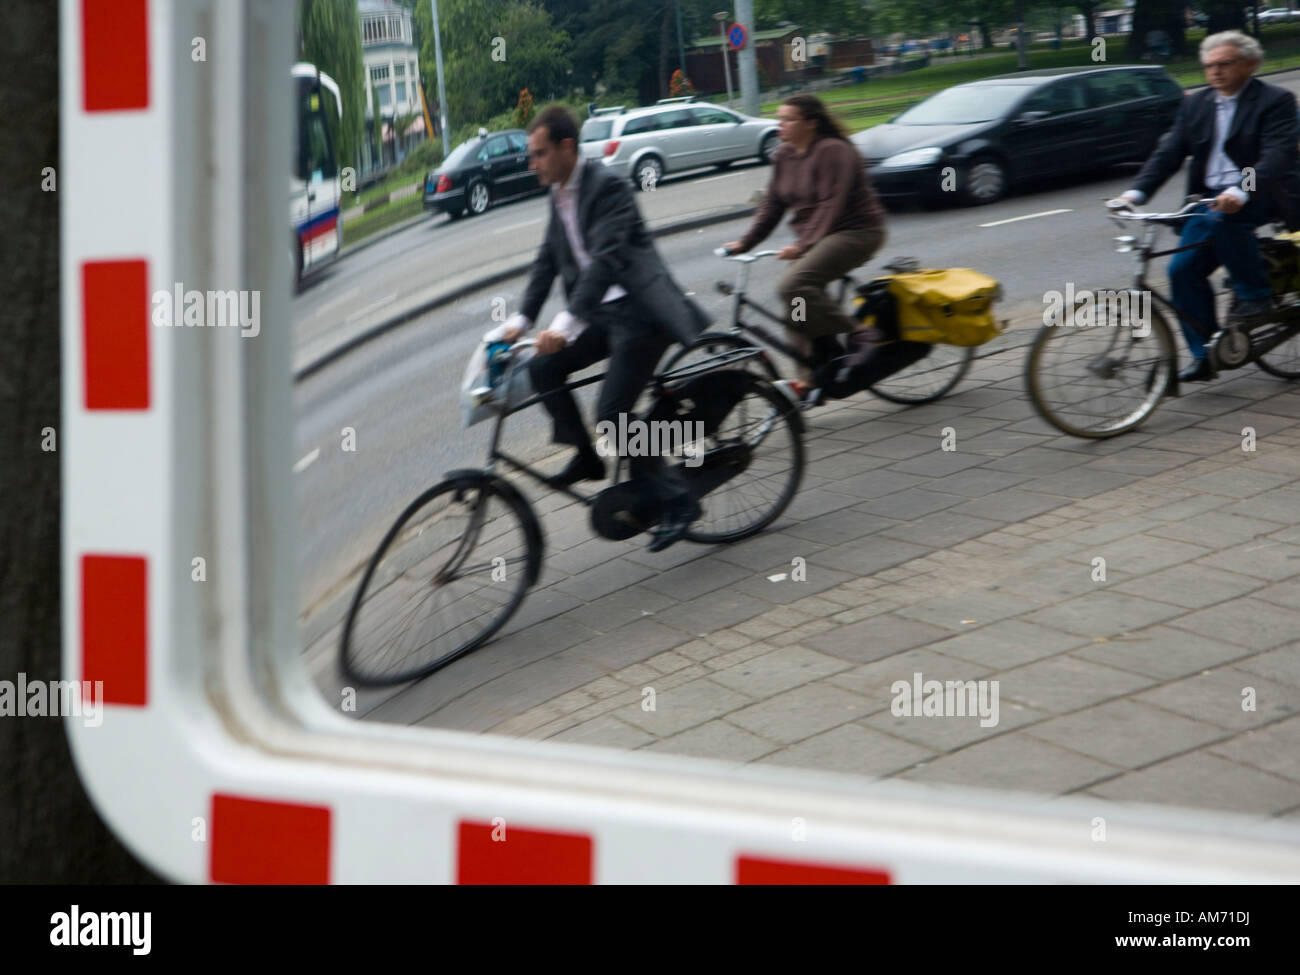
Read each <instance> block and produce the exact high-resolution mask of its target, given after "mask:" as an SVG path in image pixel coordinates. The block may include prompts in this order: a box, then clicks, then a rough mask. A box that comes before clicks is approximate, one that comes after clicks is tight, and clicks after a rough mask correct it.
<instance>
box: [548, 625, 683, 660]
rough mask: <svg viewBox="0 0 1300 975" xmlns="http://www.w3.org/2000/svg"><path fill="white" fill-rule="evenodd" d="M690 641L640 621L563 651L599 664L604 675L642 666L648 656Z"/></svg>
mask: <svg viewBox="0 0 1300 975" xmlns="http://www.w3.org/2000/svg"><path fill="white" fill-rule="evenodd" d="M689 639H690V637H688V636H687V635H686V634H685V633H683V632H681V631H680V630H677V629H673V628H672V627H669V626H664V625H663V624H662V623H659V622H656V621H655V620H650V619H643V620H640V621H638V622H636V623H629V624H628V625H627V626H620V627H619V628H618V629H617V630H614V631H612V632H610V633H603V634H601V635H600V636H598V637H595V638H593V639H591V640H588V641H587V642H586V643H580V644H578V645H577V646H576V647H574V648H573V649H572V650H569V651H566V652H568V653H571V654H574V655H576V656H577V657H579V658H581V659H583V660H586V661H588V662H590V663H594V664H599V665H601V666H603V667H604V668H605V671H606V672H610V671H614V670H622V669H623V668H624V667H628V666H631V665H632V664H639V663H642V662H644V661H645V659H646V658H647V657H653V656H654V655H655V654H657V653H660V652H662V651H664V650H671V649H672V648H673V647H676V646H680V645H681V644H683V643H686V642H687V641H688V640H689Z"/></svg>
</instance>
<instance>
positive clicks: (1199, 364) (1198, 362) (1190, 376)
mask: <svg viewBox="0 0 1300 975" xmlns="http://www.w3.org/2000/svg"><path fill="white" fill-rule="evenodd" d="M1213 378H1214V367H1213V366H1212V365H1210V360H1209V359H1193V360H1192V364H1191V365H1190V366H1188V367H1187V368H1186V369H1184V370H1183V371H1182V372H1180V373H1179V374H1178V381H1179V382H1180V383H1203V382H1207V381H1209V380H1211V379H1213Z"/></svg>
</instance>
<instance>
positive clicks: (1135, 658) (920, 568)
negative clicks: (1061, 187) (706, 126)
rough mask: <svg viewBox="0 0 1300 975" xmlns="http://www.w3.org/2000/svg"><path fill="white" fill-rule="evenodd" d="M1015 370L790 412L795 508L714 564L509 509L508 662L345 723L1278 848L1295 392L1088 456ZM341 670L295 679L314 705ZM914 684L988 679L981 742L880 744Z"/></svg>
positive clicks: (1191, 408) (497, 646)
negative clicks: (1255, 823)
mask: <svg viewBox="0 0 1300 975" xmlns="http://www.w3.org/2000/svg"><path fill="white" fill-rule="evenodd" d="M1011 337H1012V336H1008V338H1011ZM1015 337H1016V341H1021V342H1022V341H1024V339H1025V338H1027V337H1028V333H1024V332H1020V333H1018V335H1016V336H1015ZM1023 357H1024V351H1023V348H1011V349H1004V350H1003V351H1000V352H997V353H996V354H992V355H989V356H988V357H985V358H982V359H980V360H979V361H977V362H976V364H975V366H974V368H973V369H972V372H971V374H970V375H969V376H968V377H967V379H966V380H965V381H964V382H963V384H962V385H961V386H960V387H958V390H957V391H956V392H955V393H954V394H953V395H951V396H950V397H949V398H948V399H946V400H944V401H942V402H940V403H937V404H933V405H930V406H924V407H919V408H914V409H902V408H900V407H896V406H892V405H890V404H886V403H881V402H879V401H876V400H874V399H871V398H868V397H866V396H859V397H855V398H853V399H851V400H847V401H843V402H840V403H836V404H831V405H829V406H827V407H824V408H820V409H818V410H814V411H812V412H810V413H808V414H806V415H805V416H806V419H807V420H808V424H809V430H808V435H807V441H806V443H807V447H808V452H809V458H810V462H809V466H808V472H807V474H806V477H805V481H804V486H803V489H802V491H801V492H800V494H799V496H798V497H797V498H796V500H795V502H794V503H793V504H792V505H791V507H790V509H789V510H788V511H787V513H786V514H785V515H784V516H783V517H782V518H781V519H780V521H779V522H778V523H777V524H776V525H775V526H774V527H773V528H772V529H769V530H768V531H767V532H765V533H764V534H762V535H760V536H757V537H755V538H753V539H750V540H748V541H746V542H742V543H738V544H736V545H732V546H719V547H713V548H708V547H702V546H696V545H691V544H687V543H682V544H679V545H677V546H675V547H673V548H672V549H670V550H668V551H667V552H664V553H661V554H659V555H649V554H647V553H646V552H645V551H644V548H643V547H642V546H643V545H644V539H638V540H634V541H635V542H636V544H633V543H614V542H608V541H604V540H600V539H595V538H593V537H592V534H591V531H590V528H589V527H588V524H587V512H586V510H585V509H583V508H581V507H580V506H578V505H576V504H574V503H571V502H568V503H566V499H564V498H563V497H561V496H557V495H549V496H543V495H542V494H541V493H540V492H539V491H538V490H537V489H536V487H535V486H532V485H527V484H524V485H521V486H522V487H523V489H524V490H525V492H526V493H527V494H528V495H529V497H530V498H531V499H532V500H533V501H534V503H535V504H536V506H537V509H538V511H539V513H541V516H542V520H543V524H544V527H545V530H546V533H547V558H546V564H545V568H544V571H543V576H542V579H541V581H540V583H539V585H538V586H537V587H536V588H535V589H534V590H533V591H532V592H531V593H530V595H529V596H528V599H527V601H526V602H525V603H524V606H523V607H522V609H521V610H520V613H519V615H518V616H517V617H516V619H515V620H513V621H512V622H511V624H510V626H509V628H508V630H507V632H506V634H505V635H504V636H503V637H500V638H498V639H497V640H495V641H494V642H493V643H491V644H490V645H488V646H487V647H485V648H483V649H481V650H479V651H477V652H476V653H474V654H472V655H471V656H470V657H467V658H465V659H464V660H461V661H458V662H457V663H455V664H453V665H452V666H451V667H449V668H447V669H446V670H444V671H442V672H440V673H438V674H435V675H434V676H432V677H431V678H429V679H426V680H424V681H421V682H418V683H416V684H415V685H412V686H410V687H407V688H403V689H400V690H398V691H396V692H394V691H386V692H382V693H380V692H363V693H361V695H360V696H359V702H360V712H361V713H362V714H363V715H364V716H365V717H367V718H368V719H370V720H382V721H391V722H400V723H406V724H419V725H425V726H430V727H449V728H460V729H467V730H474V731H488V732H492V733H496V734H505V735H516V736H524V737H530V738H545V739H551V740H555V741H565V742H581V743H586V744H591V745H603V746H609V747H615V748H624V749H641V748H643V749H650V750H653V751H666V752H673V753H678V754H684V755H695V756H706V757H710V758H715V759H722V760H725V761H728V762H733V763H748V762H772V763H777V764H782V765H792V766H803V767H814V768H820V769H830V770H835V771H842V772H848V773H855V774H858V775H866V776H873V777H899V778H904V779H915V780H921V781H927V782H942V783H956V784H961V785H972V786H984V787H993V788H1006V789H1016V790H1022V791H1027V792H1037V793H1045V794H1049V795H1060V794H1066V793H1076V794H1077V793H1082V794H1086V795H1093V796H1101V797H1106V798H1110V799H1121V800H1136V801H1144V802H1158V803H1174V804H1178V805H1185V806H1192V807H1202V808H1212V809H1226V810H1234V811H1238V812H1244V813H1256V814H1265V815H1273V816H1285V817H1288V818H1291V819H1298V820H1300V611H1298V610H1297V605H1298V604H1300V391H1297V390H1295V389H1293V388H1290V387H1288V386H1287V385H1286V384H1284V383H1282V382H1281V381H1279V380H1277V379H1274V378H1272V377H1269V376H1266V375H1264V374H1263V373H1261V372H1259V371H1258V370H1255V369H1247V370H1243V371H1240V372H1237V373H1229V374H1226V375H1225V377H1224V378H1223V379H1221V380H1220V381H1218V382H1215V383H1211V384H1209V385H1198V386H1191V387H1188V388H1187V392H1185V394H1184V395H1183V397H1181V398H1180V399H1174V400H1167V401H1166V402H1165V403H1163V404H1162V405H1161V407H1160V409H1159V411H1158V412H1157V414H1156V416H1155V417H1154V418H1153V419H1152V420H1151V421H1149V422H1148V424H1147V425H1146V426H1145V427H1144V428H1143V429H1142V430H1141V431H1139V432H1137V433H1133V434H1128V435H1125V436H1123V437H1120V438H1117V439H1114V440H1109V441H1102V442H1085V441H1078V440H1073V439H1070V438H1067V437H1062V436H1058V435H1055V433H1054V431H1052V430H1051V429H1050V428H1049V427H1048V426H1047V425H1046V424H1045V423H1043V422H1042V421H1041V420H1039V419H1038V418H1037V417H1035V416H1034V415H1033V413H1032V411H1031V408H1030V406H1029V404H1028V401H1027V399H1026V397H1025V394H1024V391H1023V382H1022V380H1021V375H1020V373H1021V368H1022V363H1023ZM945 427H952V428H953V430H954V431H955V433H956V449H955V450H952V451H945V450H942V449H940V440H941V436H942V433H941V431H942V430H943V428H945ZM1245 427H1252V428H1253V429H1254V431H1255V436H1256V438H1257V439H1256V443H1255V449H1254V450H1253V451H1248V450H1243V433H1242V431H1243V428H1245ZM795 558H802V559H804V560H805V561H806V581H802V582H796V581H792V579H791V578H790V572H791V566H792V560H794V559H795ZM1099 559H1104V578H1102V574H1103V573H1102V563H1100V562H1098V561H1096V560H1099ZM317 629H318V630H319V629H321V627H319V626H318V627H317ZM336 646H337V627H331V628H329V629H328V630H327V631H325V632H322V633H318V634H317V636H316V637H315V638H314V639H313V641H312V644H311V646H310V648H309V650H308V654H307V657H308V661H309V663H310V664H311V666H312V668H313V670H314V671H316V672H317V673H318V678H317V679H318V682H319V683H320V685H321V686H322V689H323V690H324V692H325V693H326V694H327V696H328V698H327V699H329V700H332V701H338V700H339V691H340V687H339V684H338V678H337V677H335V676H333V674H332V669H331V666H330V665H331V664H332V661H333V653H334V648H335V647H336ZM918 673H919V674H921V675H922V677H921V678H914V675H915V674H918ZM914 679H916V680H925V681H928V680H937V681H968V680H969V681H996V682H997V687H998V689H999V696H998V702H999V707H998V715H997V719H998V720H997V723H996V724H995V725H991V726H988V727H985V726H983V725H984V724H987V723H988V722H987V721H986V722H981V719H980V718H979V717H978V716H970V717H963V716H949V717H938V716H928V717H923V716H915V717H909V716H895V714H894V713H892V711H893V708H894V706H895V705H896V698H900V697H901V695H898V694H897V693H896V692H895V690H894V689H893V685H894V683H895V682H896V681H903V682H905V683H906V684H907V685H909V686H910V685H911V684H912V682H913V681H914ZM906 696H907V697H908V699H909V700H910V698H911V694H910V692H909V693H908V694H907V695H906ZM651 704H653V709H648V708H649V706H650V705H651Z"/></svg>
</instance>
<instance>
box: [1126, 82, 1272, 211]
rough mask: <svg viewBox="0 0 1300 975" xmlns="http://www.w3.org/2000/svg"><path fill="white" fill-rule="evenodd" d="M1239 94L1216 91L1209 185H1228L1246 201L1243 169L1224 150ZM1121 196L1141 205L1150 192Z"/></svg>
mask: <svg viewBox="0 0 1300 975" xmlns="http://www.w3.org/2000/svg"><path fill="white" fill-rule="evenodd" d="M1239 95H1241V92H1240V91H1239V92H1237V94H1236V95H1223V94H1221V93H1219V92H1217V91H1216V92H1215V93H1214V144H1213V145H1212V146H1211V147H1210V155H1209V157H1208V158H1207V159H1206V160H1205V185H1206V186H1208V187H1209V188H1210V189H1217V188H1219V187H1226V188H1225V189H1224V190H1223V192H1224V193H1227V194H1228V195H1229V196H1235V197H1236V198H1237V199H1238V200H1240V201H1241V202H1242V203H1243V204H1244V203H1247V202H1249V200H1250V194H1249V193H1247V192H1246V191H1245V190H1243V189H1242V188H1241V186H1240V183H1241V179H1242V175H1241V170H1240V169H1238V168H1237V167H1236V166H1234V165H1233V163H1232V160H1231V159H1229V158H1228V154H1227V153H1226V152H1224V150H1223V144H1224V142H1226V141H1227V139H1228V133H1229V132H1231V131H1232V120H1233V118H1234V117H1235V116H1236V114H1237V98H1238V96H1239ZM1121 196H1123V198H1124V199H1126V200H1132V201H1133V202H1134V203H1136V204H1138V205H1139V206H1141V205H1142V204H1143V203H1145V202H1146V201H1147V195H1146V194H1145V193H1143V192H1142V191H1141V190H1125V191H1124V192H1123V193H1122V194H1121Z"/></svg>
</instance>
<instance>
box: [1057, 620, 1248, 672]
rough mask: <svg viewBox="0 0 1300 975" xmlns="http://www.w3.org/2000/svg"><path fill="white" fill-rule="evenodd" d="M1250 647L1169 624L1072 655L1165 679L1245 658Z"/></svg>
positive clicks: (1089, 645) (1097, 645)
mask: <svg viewBox="0 0 1300 975" xmlns="http://www.w3.org/2000/svg"><path fill="white" fill-rule="evenodd" d="M1250 652H1251V651H1249V650H1247V649H1245V648H1244V647H1239V646H1236V645H1235V644H1231V643H1225V642H1223V641H1222V640H1216V639H1212V638H1211V637H1207V636H1202V635H1201V634H1198V633H1190V632H1188V631H1186V630H1179V629H1175V628H1173V627H1171V626H1168V625H1163V624H1162V625H1160V626H1152V627H1148V628H1146V629H1143V630H1139V631H1137V632H1136V633H1129V634H1126V635H1125V636H1122V637H1119V638H1117V639H1114V640H1107V641H1105V642H1097V643H1092V644H1088V645H1085V646H1083V647H1081V648H1080V649H1077V650H1075V651H1073V652H1072V654H1071V655H1072V656H1075V657H1080V658H1082V659H1084V660H1092V661H1094V662H1096V663H1099V664H1106V665H1107V666H1108V667H1118V668H1119V669H1121V670H1131V671H1133V672H1134V673H1138V674H1145V675H1147V676H1149V677H1156V678H1160V679H1162V680H1172V679H1174V678H1178V677H1186V676H1187V675H1188V674H1193V673H1197V672H1199V671H1202V670H1205V669H1206V668H1211V667H1220V666H1223V665H1224V664H1227V663H1231V662H1232V661H1235V660H1239V659H1242V658H1244V657H1246V656H1247V655H1249V654H1250Z"/></svg>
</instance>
